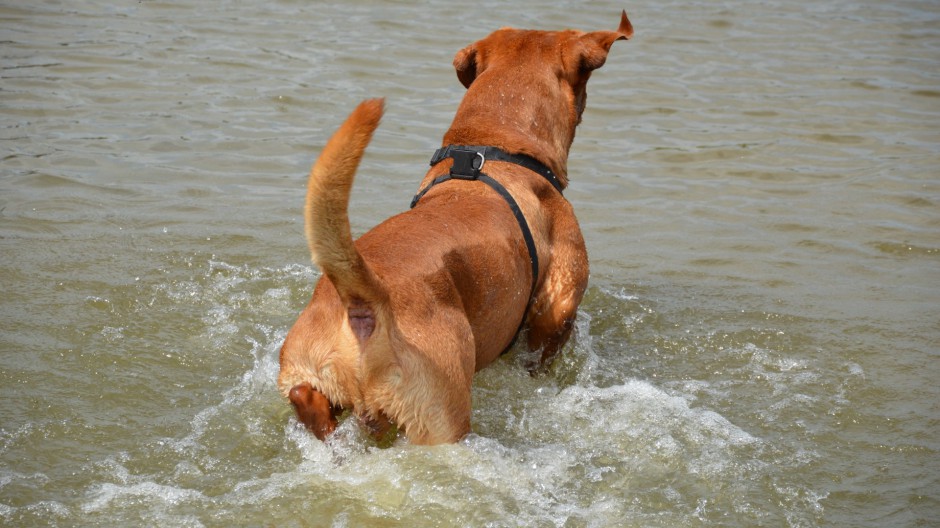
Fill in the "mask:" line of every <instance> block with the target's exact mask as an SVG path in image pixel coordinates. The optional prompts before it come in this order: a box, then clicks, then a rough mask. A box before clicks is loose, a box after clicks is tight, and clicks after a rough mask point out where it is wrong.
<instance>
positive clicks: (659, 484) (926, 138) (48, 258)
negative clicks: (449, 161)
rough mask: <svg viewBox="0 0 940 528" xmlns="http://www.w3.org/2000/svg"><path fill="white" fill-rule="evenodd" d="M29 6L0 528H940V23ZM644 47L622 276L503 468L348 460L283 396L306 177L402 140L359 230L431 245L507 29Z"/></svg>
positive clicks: (618, 160)
mask: <svg viewBox="0 0 940 528" xmlns="http://www.w3.org/2000/svg"><path fill="white" fill-rule="evenodd" d="M21 4H22V3H19V4H12V3H9V2H7V3H4V4H3V5H2V7H0V21H2V22H0V31H2V34H0V57H2V59H0V67H2V69H0V112H2V126H0V129H2V135H0V139H2V140H0V160H2V161H0V279H2V282H0V284H2V297H0V524H2V525H8V526H48V525H59V526H74V525H80V526H119V525H145V524H149V525H160V526H220V525H239V526H258V525H278V526H280V525H283V526H370V525H374V526H409V527H410V526H453V525H460V526H484V525H489V526H669V527H673V526H873V527H875V526H877V527H882V526H936V525H938V524H940V456H938V455H940V441H938V440H937V439H938V438H940V435H938V433H940V404H938V402H940V388H938V387H940V384H938V383H937V381H936V380H937V378H938V374H940V368H938V366H937V359H938V356H940V349H938V346H937V343H938V342H940V323H938V321H940V317H938V316H940V309H938V307H940V209H938V203H940V178H938V177H937V171H938V167H940V126H938V124H940V24H938V22H940V6H938V4H937V3H936V2H931V1H921V2H918V1H906V0H904V1H900V2H892V3H884V2H853V1H850V0H836V1H833V2H826V3H817V2H808V1H803V0H799V1H791V2H761V3H757V2H734V1H730V0H728V1H725V0H722V1H716V2H693V3H690V2H674V1H666V2H636V3H632V4H629V5H621V4H616V3H611V2H606V1H604V2H592V3H590V4H581V3H576V2H554V3H551V4H544V5H539V4H536V3H529V2H514V3H512V4H511V5H510V4H502V3H495V2H484V3H483V4H482V5H480V7H479V8H478V9H474V10H472V12H471V11H468V9H467V8H466V7H465V6H460V5H457V4H449V3H445V2H431V3H423V4H417V3H416V4H415V5H411V4H410V3H407V2H382V1H379V2H346V3H337V4H335V5H320V4H315V3H310V2H300V1H287V0H284V1H276V2H232V3H228V2H223V3H219V2H216V3H199V2H186V1H183V2H174V3H164V2H159V1H151V0H145V1H142V2H126V3H123V4H121V3H119V4H114V3H112V2H96V1H90V2H82V3H80V4H79V3H69V2H43V3H35V4H34V5H28V6H25V5H21ZM623 7H626V8H627V9H628V11H629V13H630V16H631V19H632V21H633V23H634V26H635V28H636V32H637V34H636V37H635V39H634V40H633V41H631V42H618V43H616V44H615V45H614V48H613V51H612V53H611V55H610V59H609V60H608V62H607V64H606V65H605V66H604V68H603V69H601V70H599V71H598V72H597V73H596V74H595V76H594V77H593V78H592V79H591V83H590V87H589V92H590V97H589V100H588V110H587V112H586V114H585V117H584V122H583V124H582V126H581V128H580V129H579V132H578V137H577V138H576V140H575V145H574V148H573V151H572V155H571V161H570V173H571V179H572V185H571V187H570V189H569V191H568V192H567V196H568V197H569V199H570V200H571V201H572V203H573V204H574V206H575V209H576V211H577V213H578V215H579V218H580V221H581V224H582V227H583V229H584V232H585V236H586V239H587V244H588V250H589V253H590V255H591V266H592V276H591V285H590V287H589V289H588V292H587V296H586V299H585V302H584V304H583V306H582V309H581V312H580V315H579V321H578V327H577V332H576V336H575V338H574V339H573V341H572V343H571V344H570V345H569V346H568V347H567V348H566V350H565V351H564V353H563V355H562V357H561V359H560V360H559V361H558V362H557V363H556V364H555V366H554V368H553V369H552V372H551V373H550V374H549V375H547V376H544V377H540V378H536V379H532V378H530V377H528V376H527V375H525V374H524V373H523V371H522V369H521V367H520V363H521V361H522V358H521V357H519V354H518V353H515V354H510V355H509V356H507V357H506V358H505V359H504V360H502V361H500V362H498V363H497V364H496V365H494V366H493V367H492V368H489V369H487V370H485V371H483V372H481V373H480V374H479V375H478V376H477V378H476V380H475V384H474V394H473V396H474V414H473V434H472V435H471V436H469V437H468V438H467V439H465V440H464V441H462V442H460V443H458V444H456V445H449V446H439V447H434V448H418V447H414V446H408V445H404V444H398V445H395V446H393V447H391V448H389V449H378V448H377V447H375V446H374V445H372V444H371V443H370V442H369V441H368V440H366V439H364V438H362V437H361V436H360V433H359V431H358V430H357V429H356V428H355V427H352V424H348V423H346V424H344V425H342V426H341V427H340V430H339V432H338V434H337V435H336V437H335V438H334V439H333V441H331V442H330V443H329V444H326V445H324V444H322V443H320V442H318V441H316V440H315V439H313V438H312V437H311V436H310V435H308V434H306V433H305V432H304V431H302V430H301V429H300V428H298V425H297V423H296V422H295V420H294V418H293V417H292V413H291V410H290V408H289V406H288V405H287V404H286V403H285V402H283V401H282V400H281V399H280V397H279V396H278V394H277V392H276V390H275V386H274V381H275V379H276V376H277V369H278V366H277V351H278V348H279V346H280V343H281V342H282V340H283V338H284V335H285V332H286V330H287V329H288V328H289V326H290V325H291V323H292V322H293V318H294V317H295V316H296V314H297V312H298V311H299V310H300V309H301V307H302V306H303V305H304V304H305V303H306V301H307V299H308V296H309V293H310V290H311V285H312V283H313V282H314V280H315V279H316V277H317V271H316V270H315V269H314V268H313V267H312V266H311V265H310V264H309V260H308V255H307V252H306V248H305V245H304V240H303V234H302V222H301V209H302V199H303V185H304V177H305V175H306V172H307V170H308V168H309V164H310V162H311V161H312V160H313V158H314V157H315V155H316V153H317V152H318V151H319V149H320V148H321V147H322V144H323V142H324V141H325V139H326V138H327V137H328V136H329V134H330V133H331V132H332V131H333V130H334V129H335V127H336V126H337V125H338V124H339V123H340V122H341V121H342V119H343V118H344V117H345V115H346V113H347V112H348V111H349V110H351V109H352V108H353V107H354V106H355V104H356V103H357V102H358V101H359V100H361V99H363V98H366V97H371V96H385V97H387V98H388V99H387V101H388V111H387V114H386V117H385V119H384V123H383V125H382V127H381V128H380V129H379V132H378V134H377V136H376V138H375V141H374V142H373V145H372V146H371V148H370V150H369V153H368V156H367V158H366V160H365V161H364V163H363V167H362V169H361V171H360V177H359V178H358V180H357V185H356V187H355V189H354V195H353V202H352V214H353V224H354V226H353V227H354V230H356V231H357V232H362V231H364V230H365V229H368V228H369V227H370V226H372V225H374V224H375V223H377V222H379V221H380V220H381V219H383V218H385V217H387V216H389V215H391V214H394V213H396V212H399V211H401V210H403V209H405V208H406V207H407V204H408V202H409V200H410V198H411V196H412V194H413V192H414V191H415V189H416V186H417V183H418V179H419V177H420V175H422V174H423V173H424V170H425V169H424V167H425V164H426V163H427V159H428V158H429V157H430V155H431V153H432V152H433V150H434V148H436V147H437V146H438V142H439V140H440V137H441V135H442V134H443V132H444V130H446V128H447V126H448V125H449V124H450V120H451V118H452V116H453V112H454V110H455V108H456V105H457V102H458V101H459V98H460V96H461V94H462V91H463V90H462V87H460V85H459V84H458V83H457V80H456V78H455V75H454V74H453V71H452V69H451V66H450V62H451V60H452V57H453V54H454V52H455V51H456V50H458V49H459V48H461V47H462V46H464V45H466V44H468V43H470V42H472V41H473V40H476V39H478V38H481V37H483V36H484V35H486V34H487V33H488V32H489V31H491V30H493V29H495V28H498V27H500V26H504V25H511V26H517V27H531V28H546V29H548V28H563V27H568V26H574V27H579V28H582V29H613V28H615V27H616V25H617V22H618V14H619V11H620V9H621V8H623Z"/></svg>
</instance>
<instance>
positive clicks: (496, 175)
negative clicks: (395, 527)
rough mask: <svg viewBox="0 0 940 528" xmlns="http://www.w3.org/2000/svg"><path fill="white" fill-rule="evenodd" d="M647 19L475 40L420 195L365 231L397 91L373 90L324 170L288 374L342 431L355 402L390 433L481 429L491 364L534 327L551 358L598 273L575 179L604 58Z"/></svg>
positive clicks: (309, 228) (304, 407) (330, 145)
mask: <svg viewBox="0 0 940 528" xmlns="http://www.w3.org/2000/svg"><path fill="white" fill-rule="evenodd" d="M632 36H633V27H632V24H631V23H630V20H629V19H628V18H627V13H626V11H624V12H623V13H622V15H621V18H620V24H619V27H618V29H617V30H616V31H594V32H581V31H576V30H565V31H535V30H520V29H513V28H503V29H499V30H497V31H495V32H493V33H492V34H490V35H489V36H487V37H486V38H484V39H482V40H480V41H477V42H476V43H474V44H471V45H469V46H467V47H466V48H464V49H462V50H460V51H459V52H457V55H456V56H455V58H454V68H455V69H456V71H457V78H458V79H459V80H460V82H461V83H462V84H463V85H464V86H465V87H466V89H467V91H466V94H465V96H464V98H463V100H462V102H461V103H460V105H459V107H458V109H457V113H456V116H455V117H454V120H453V123H452V124H451V126H450V129H449V130H448V131H447V132H446V133H445V134H444V138H443V143H442V145H443V146H442V148H441V149H439V150H438V151H437V152H436V153H435V155H434V157H433V158H432V160H431V168H430V170H429V171H428V172H427V174H426V175H425V177H424V179H423V180H422V181H421V184H420V185H419V187H418V194H417V195H416V196H415V198H414V200H413V202H412V208H411V209H410V210H409V211H406V212H404V213H401V214H399V215H396V216H393V217H391V218H389V219H387V220H385V221H384V222H382V223H380V224H379V225H377V226H376V227H374V228H373V229H371V230H370V231H368V232H367V233H365V234H364V235H362V237H360V238H359V239H358V240H356V241H353V238H352V235H351V233H350V227H349V217H348V213H347V209H348V204H349V193H350V189H351V187H352V182H353V178H354V175H355V173H356V170H357V168H358V166H359V162H360V159H361V158H362V156H363V152H364V151H365V149H366V146H367V145H368V144H369V142H370V140H371V138H372V135H373V133H374V131H375V130H376V128H377V127H378V125H379V121H380V119H381V117H382V113H383V108H384V100H383V99H371V100H367V101H364V102H362V103H361V104H360V105H359V106H358V107H357V108H356V109H355V110H354V111H353V112H352V114H350V116H349V117H348V118H347V120H346V121H345V122H344V123H343V125H342V126H341V127H340V128H339V130H337V132H336V133H335V134H334V135H333V136H332V138H331V139H330V140H329V141H328V142H327V144H326V146H325V147H324V148H323V151H322V152H321V154H320V156H319V158H318V159H317V161H316V162H315V164H314V166H313V168H312V169H311V172H310V177H309V180H308V184H307V195H306V202H305V210H304V215H305V234H306V238H307V242H308V244H309V246H310V252H311V256H312V259H313V261H314V263H316V265H317V266H318V267H319V268H320V269H321V271H322V276H321V278H320V280H319V281H318V283H317V284H316V287H315V289H314V292H313V297H312V299H311V301H310V303H309V304H308V305H307V307H306V308H305V309H304V310H303V311H302V312H301V314H300V316H299V317H298V319H297V321H296V323H295V324H294V325H293V327H292V328H291V329H290V331H289V332H288V334H287V337H286V338H285V340H284V344H283V346H282V347H281V351H280V373H279V375H278V389H279V391H280V392H281V394H282V395H283V396H284V397H286V398H287V399H288V400H289V401H290V403H291V404H292V405H293V407H294V409H295V411H296V414H297V419H298V421H299V422H300V423H302V424H304V426H306V427H307V429H309V430H310V431H311V432H312V433H313V434H315V435H316V436H317V438H319V439H320V440H325V439H326V438H327V437H328V435H329V434H330V433H331V432H332V431H333V430H334V429H335V428H336V427H337V423H338V419H339V418H340V417H341V416H340V415H341V414H343V413H346V412H349V413H350V414H352V415H354V416H356V417H358V419H359V420H360V422H361V424H362V425H363V426H364V427H365V428H366V429H367V430H369V431H370V432H371V433H372V434H373V435H375V436H376V437H382V436H383V435H387V434H388V433H389V432H390V431H392V432H394V431H395V430H396V428H397V430H398V431H401V432H403V433H404V435H405V436H406V438H407V439H408V441H409V442H410V443H412V444H418V445H430V444H440V443H452V442H456V441H458V440H460V439H461V438H463V437H464V436H465V435H467V434H468V433H469V432H470V414H471V413H470V392H471V383H472V380H473V375H474V373H475V372H477V371H478V370H480V369H482V368H484V367H486V366H487V365H489V364H490V363H492V362H493V361H494V360H496V359H497V358H499V357H500V355H501V354H502V353H503V352H504V351H506V350H507V349H509V347H510V346H512V344H513V343H514V341H515V338H516V336H517V334H520V332H523V334H524V335H525V336H526V338H527V346H528V349H529V350H530V351H531V352H532V353H533V357H537V358H538V359H537V361H534V362H533V363H534V364H533V366H532V370H537V369H538V368H541V367H542V366H544V365H547V364H549V363H550V362H551V360H552V358H553V357H554V356H555V354H556V353H557V352H558V350H559V349H560V348H561V347H562V346H563V345H564V344H565V342H566V341H567V340H568V338H569V336H570V335H571V331H572V327H573V324H574V320H575V314H576V311H577V308H578V305H579V304H580V302H581V299H582V297H583V295H584V291H585V288H586V287H587V281H588V257H587V250H586V248H585V244H584V238H583V236H582V234H581V230H580V227H579V226H578V221H577V219H576V218H575V215H574V211H573V209H572V206H571V204H570V203H569V202H568V201H567V200H566V199H565V198H564V196H563V195H562V191H563V190H564V189H565V187H567V185H568V173H567V159H568V150H569V148H570V147H571V143H572V141H573V140H574V135H575V128H576V127H577V125H578V124H579V123H580V122H581V115H582V113H583V112H584V107H585V102H586V99H587V93H586V85H587V81H588V79H589V78H590V76H591V73H592V72H593V71H594V70H596V69H598V68H600V67H601V66H603V65H604V62H605V61H606V60H607V55H608V52H609V50H610V48H611V46H612V45H613V43H614V42H615V41H617V40H626V39H630V38H631V37H632Z"/></svg>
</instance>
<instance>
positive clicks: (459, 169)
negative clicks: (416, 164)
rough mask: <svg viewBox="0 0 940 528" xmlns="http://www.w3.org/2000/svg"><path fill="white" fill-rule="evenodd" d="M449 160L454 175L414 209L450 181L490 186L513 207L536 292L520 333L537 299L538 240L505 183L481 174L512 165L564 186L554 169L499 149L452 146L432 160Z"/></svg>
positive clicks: (436, 181) (445, 178) (423, 191)
mask: <svg viewBox="0 0 940 528" xmlns="http://www.w3.org/2000/svg"><path fill="white" fill-rule="evenodd" d="M447 158H453V159H454V164H453V166H452V167H451V169H450V172H449V173H448V174H444V175H441V176H438V177H437V178H434V180H432V181H431V183H430V184H429V185H428V186H427V187H425V188H424V189H421V190H420V191H419V192H418V194H416V195H415V197H414V199H412V200H411V207H412V208H414V206H415V205H417V204H418V201H420V200H421V198H422V197H423V196H424V195H425V194H427V192H428V191H429V190H430V189H431V187H434V186H435V185H438V184H440V183H444V182H446V181H449V180H478V181H481V182H483V183H485V184H486V185H488V186H490V188H492V189H493V190H494V191H496V192H497V193H499V195H500V196H502V197H503V200H505V201H506V204H507V205H509V209H510V210H511V211H512V214H513V216H515V217H516V222H517V223H518V224H519V228H520V229H521V230H522V238H523V239H524V240H525V245H526V249H527V250H528V251H529V262H530V263H531V264H532V289H531V290H530V292H529V302H528V304H527V305H526V309H525V311H524V312H523V313H522V322H520V323H519V329H520V330H521V329H522V325H523V324H524V323H525V314H526V313H527V312H528V311H529V306H531V304H532V301H533V299H534V296H535V287H536V284H537V281H538V278H539V256H538V251H537V250H536V247H535V239H534V238H533V237H532V230H531V229H529V224H528V222H526V219H525V215H523V214H522V209H520V208H519V204H518V203H516V200H515V199H514V198H513V197H512V194H510V193H509V191H508V190H506V188H505V187H503V185H502V184H501V183H499V182H498V181H496V180H494V179H493V178H491V177H489V176H488V175H486V174H484V173H483V172H481V170H482V169H483V165H484V164H485V163H486V162H487V161H490V160H492V161H508V162H511V163H515V164H517V165H520V166H522V167H525V168H527V169H529V170H531V171H533V172H535V173H537V174H539V175H541V176H542V177H544V178H545V179H546V180H548V181H549V183H551V184H552V186H553V187H555V189H557V190H558V192H559V193H560V192H561V191H562V186H561V183H560V182H559V181H558V179H557V178H556V177H555V174H554V173H553V172H552V171H551V169H549V168H548V167H546V166H545V165H543V164H542V163H540V162H539V161H537V160H535V159H534V158H531V157H529V156H526V155H524V154H508V153H506V152H504V151H502V150H499V149H497V148H495V147H464V146H456V145H449V146H447V147H444V148H440V149H437V151H436V152H435V153H434V156H433V157H431V165H436V164H437V163H439V162H441V161H443V160H444V159H447ZM518 333H519V331H518V330H517V331H516V334H518Z"/></svg>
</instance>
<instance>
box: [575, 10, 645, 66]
mask: <svg viewBox="0 0 940 528" xmlns="http://www.w3.org/2000/svg"><path fill="white" fill-rule="evenodd" d="M632 36H633V24H631V23H630V19H629V18H627V12H626V10H624V11H623V13H622V14H621V15H620V27H618V28H617V31H593V32H591V33H585V34H584V35H582V36H581V39H580V40H581V44H582V49H581V63H580V66H581V70H582V71H585V72H589V71H593V70H596V69H598V68H600V67H601V66H603V65H604V63H605V62H607V53H608V52H609V51H610V47H611V46H612V45H613V44H614V42H616V41H618V40H629V39H630V37H632Z"/></svg>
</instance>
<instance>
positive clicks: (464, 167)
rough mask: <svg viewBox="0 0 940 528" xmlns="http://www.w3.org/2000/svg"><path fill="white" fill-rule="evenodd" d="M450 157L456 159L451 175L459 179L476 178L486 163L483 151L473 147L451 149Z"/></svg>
mask: <svg viewBox="0 0 940 528" xmlns="http://www.w3.org/2000/svg"><path fill="white" fill-rule="evenodd" d="M450 157H451V158H453V160H454V165H453V166H452V167H451V168H450V176H451V178H454V179H457V180H476V179H477V178H478V177H479V176H480V171H481V170H483V164H484V163H486V157H484V156H483V153H482V152H479V151H476V150H471V149H461V148H456V149H451V151H450Z"/></svg>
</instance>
